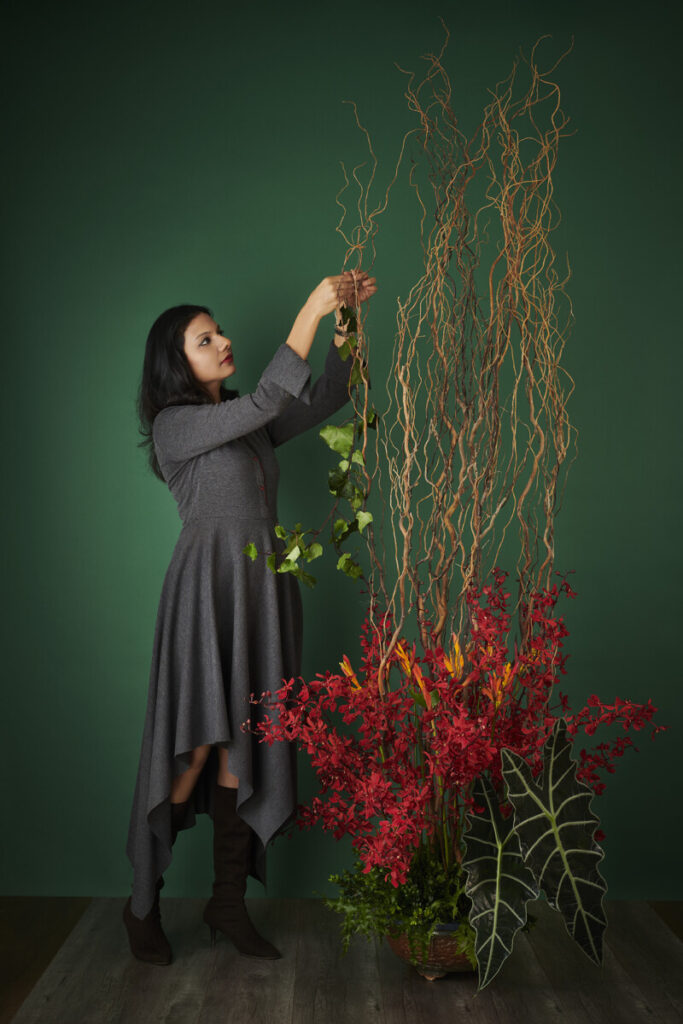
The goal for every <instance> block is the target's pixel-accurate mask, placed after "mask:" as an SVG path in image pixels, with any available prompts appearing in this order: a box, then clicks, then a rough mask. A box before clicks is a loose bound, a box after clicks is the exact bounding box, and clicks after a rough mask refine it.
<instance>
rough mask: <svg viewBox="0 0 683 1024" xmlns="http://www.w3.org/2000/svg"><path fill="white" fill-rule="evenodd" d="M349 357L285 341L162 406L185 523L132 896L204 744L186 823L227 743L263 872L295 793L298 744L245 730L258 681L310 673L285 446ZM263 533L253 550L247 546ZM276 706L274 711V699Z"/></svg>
mask: <svg viewBox="0 0 683 1024" xmlns="http://www.w3.org/2000/svg"><path fill="white" fill-rule="evenodd" d="M351 364H352V360H351V359H348V360H347V361H346V362H345V361H344V360H342V359H341V356H340V354H339V350H338V349H337V347H336V345H335V344H334V340H332V341H331V342H330V347H329V350H328V353H327V357H326V360H325V368H324V370H323V373H322V374H321V375H320V377H318V379H317V380H316V381H315V383H314V384H313V386H311V383H310V375H311V368H310V364H309V363H308V361H307V360H305V359H302V358H301V357H300V356H299V355H297V353H296V352H294V350H293V349H292V348H290V347H289V346H288V345H287V344H285V343H283V344H282V345H280V347H279V348H278V349H277V350H276V351H275V354H274V356H273V358H272V359H271V361H270V362H269V364H268V365H267V366H266V368H265V370H264V372H263V374H262V375H261V378H260V380H259V382H258V385H257V387H256V389H255V391H254V392H252V393H251V394H247V395H243V396H238V397H231V398H228V399H226V400H224V401H222V402H220V403H217V404H205V405H174V406H168V407H166V408H164V409H162V410H161V412H159V413H158V414H157V416H156V418H155V420H154V424H153V428H152V435H153V440H154V446H155V451H156V454H157V458H158V460H159V465H160V467H161V471H162V473H163V476H164V479H165V480H166V483H167V484H168V487H169V488H170V490H171V493H172V494H173V496H174V498H175V500H176V502H177V504H178V511H179V514H180V518H181V520H182V524H183V525H182V528H181V531H180V535H179V537H178V540H177V542H176V545H175V548H174V550H173V554H172V556H171V560H170V563H169V566H168V569H167V571H166V574H165V577H164V581H163V585H162V590H161V596H160V599H159V606H158V611H157V618H156V625H155V631H154V641H153V648H152V659H151V668H150V675H149V688H148V696H147V710H146V715H145V721H144V726H143V733H142V743H141V749H140V759H139V764H138V772H137V778H136V783H135V792H134V796H133V804H132V809H131V816H130V824H129V830H128V840H127V844H126V853H127V856H128V859H129V860H130V863H131V865H132V867H133V876H134V877H133V886H132V896H131V909H132V911H133V913H134V914H135V915H136V916H137V917H140V918H143V917H145V916H146V915H147V913H148V912H149V910H150V908H151V906H152V903H153V900H154V896H155V887H156V882H157V880H158V878H159V877H160V876H161V875H162V874H163V872H164V871H165V870H166V869H167V868H168V866H169V865H170V863H171V860H172V846H171V813H170V797H171V786H172V782H173V779H174V778H175V776H177V775H179V774H181V773H182V772H184V771H186V770H187V768H188V766H189V764H190V761H191V752H192V750H194V748H195V747H199V746H203V745H205V744H211V745H212V749H211V751H210V753H209V757H208V758H207V760H206V762H205V764H204V767H203V769H202V772H201V773H200V775H199V778H198V781H197V783H196V785H195V787H194V789H193V791H192V794H191V796H190V798H189V800H188V804H187V810H186V814H185V820H184V821H183V822H182V823H181V829H187V828H191V827H192V826H194V824H195V823H196V816H197V815H198V814H202V813H205V814H209V815H210V816H211V817H212V818H213V813H214V808H213V789H214V785H215V782H216V779H217V774H218V752H217V750H216V749H215V748H214V745H218V746H222V747H225V748H226V749H227V750H228V751H229V766H230V771H231V772H232V773H233V774H235V775H236V776H237V777H238V779H239V787H238V790H237V810H238V812H239V814H240V816H241V817H242V818H243V819H244V820H245V821H246V822H247V823H248V824H249V825H250V826H251V827H252V829H253V830H254V832H255V839H254V843H253V852H252V864H251V866H250V874H251V875H253V876H254V877H255V878H257V879H258V880H259V881H260V882H262V883H263V884H264V885H265V884H266V848H267V846H268V844H269V843H270V842H271V841H272V840H273V839H274V837H275V836H276V835H277V834H278V833H279V832H281V831H282V830H283V829H284V828H285V827H286V826H287V825H288V824H289V822H290V821H291V819H292V817H293V815H294V813H295V810H296V805H297V761H296V744H295V743H293V742H277V743H273V744H272V745H268V744H267V743H259V742H258V740H257V739H256V737H254V736H253V735H252V734H251V733H250V732H249V730H248V729H246V728H241V727H242V726H243V724H244V723H246V721H247V719H251V721H252V723H255V722H257V721H258V720H259V717H260V715H261V714H263V713H265V712H264V711H263V710H262V708H261V706H260V705H251V704H250V703H249V697H250V695H251V694H255V695H256V696H259V695H260V694H261V693H262V692H263V691H265V690H270V691H271V692H274V691H275V690H276V689H278V688H279V687H280V686H281V685H282V680H283V679H285V680H287V679H291V678H297V677H298V676H299V675H300V672H301V655H302V638H303V619H302V604H301V595H300V592H299V583H298V580H297V579H296V578H295V577H293V576H292V575H291V574H290V573H272V572H271V571H270V570H269V569H268V567H267V565H266V556H267V554H268V553H269V552H272V551H276V552H278V554H280V553H281V552H282V551H283V549H284V542H283V541H282V540H281V539H280V538H278V537H277V536H276V535H275V532H274V527H275V524H276V523H277V521H278V513H277V486H278V480H279V467H278V463H277V459H276V455H275V448H276V447H277V446H278V445H280V444H282V443H284V442H285V441H287V440H289V439H290V438H292V437H295V436H296V435H297V434H300V433H302V432H303V431H305V430H308V429H309V428H310V427H313V426H316V425H317V424H319V423H322V422H323V421H324V420H325V419H327V418H328V417H329V416H331V415H332V414H333V413H335V412H337V411H338V410H339V409H341V408H342V406H344V405H345V404H346V402H348V400H349V389H348V382H349V373H350V368H351ZM249 542H253V543H254V544H255V545H256V548H257V551H258V556H257V558H256V559H255V560H253V561H252V559H251V558H250V557H249V556H248V555H245V554H244V547H245V546H246V545H247V544H248V543H249ZM268 713H271V714H272V711H269V712H268Z"/></svg>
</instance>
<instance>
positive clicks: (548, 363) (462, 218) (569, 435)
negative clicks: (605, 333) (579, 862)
mask: <svg viewBox="0 0 683 1024" xmlns="http://www.w3.org/2000/svg"><path fill="white" fill-rule="evenodd" d="M442 24H443V20H442ZM444 29H446V27H445V25H444ZM446 33H447V36H446V41H445V42H444V46H443V47H442V50H441V53H440V54H439V55H438V56H436V55H434V54H428V55H426V56H425V57H424V58H423V59H425V60H426V61H427V62H428V64H429V67H428V71H427V73H426V75H425V77H424V79H423V80H422V82H421V83H420V84H419V85H418V86H417V87H414V80H415V73H414V72H408V71H404V70H403V69H402V68H399V70H400V71H401V73H402V74H405V75H406V76H408V77H409V81H408V85H407V87H406V92H405V96H406V98H407V99H408V103H409V107H410V109H411V110H412V111H414V112H415V113H416V115H417V117H418V119H419V122H420V125H419V128H418V129H414V130H413V131H412V132H409V133H408V135H406V137H405V138H404V140H403V145H402V148H401V156H400V157H399V163H400V160H401V158H402V156H403V152H404V150H405V148H406V143H407V141H408V139H409V137H410V136H414V137H416V141H417V143H418V147H417V148H418V156H419V160H417V161H414V162H413V166H412V168H411V172H410V185H411V188H412V189H413V190H414V192H415V196H416V199H417V201H418V203H419V205H420V208H421V211H422V215H421V222H420V237H421V245H422V249H423V254H424V273H423V274H422V276H421V277H420V279H419V280H418V281H417V282H416V283H415V284H414V286H413V287H412V289H411V290H410V293H409V294H408V296H407V298H406V299H405V300H404V301H401V300H399V303H398V311H397V334H396V339H395V344H394V350H393V358H392V366H391V371H390V373H389V374H388V393H389V403H388V407H387V409H386V410H385V411H384V412H383V413H382V415H381V417H380V425H381V426H380V430H379V431H378V432H377V434H376V438H377V442H376V443H377V446H378V449H377V459H376V466H375V468H374V470H372V471H370V470H369V469H366V478H367V486H366V493H367V494H369V493H370V491H371V489H372V485H373V484H374V485H375V487H376V489H377V490H378V491H379V493H380V495H382V497H383V498H384V500H385V501H386V500H387V499H388V504H389V509H388V513H389V514H388V519H389V526H390V533H391V548H392V550H391V551H390V552H389V556H388V557H387V554H386V552H380V551H379V550H378V539H377V532H376V530H374V529H373V527H369V528H368V530H367V531H366V532H365V535H364V536H365V538H366V542H367V545H368V549H369V554H370V563H371V575H370V578H369V584H370V588H371V590H372V591H373V592H374V593H375V594H376V595H379V594H381V600H380V601H379V602H378V604H379V605H380V606H381V607H383V608H384V609H388V610H389V611H390V612H391V617H392V624H393V629H392V632H391V637H390V639H389V640H388V641H386V640H383V643H384V650H383V661H384V663H385V664H386V663H387V662H388V659H389V658H390V656H391V653H392V651H393V649H394V646H395V644H396V642H397V639H398V637H399V636H400V635H401V632H402V630H403V629H404V626H405V623H406V619H407V617H408V616H409V615H410V614H411V613H414V614H415V616H416V621H417V628H418V632H419V636H420V640H421V643H422V646H423V648H424V649H425V651H427V650H430V649H434V648H435V646H436V645H438V644H439V643H440V642H441V638H442V637H443V636H444V634H445V636H446V637H447V636H448V635H449V634H450V633H451V631H453V630H455V631H456V632H457V633H458V634H459V635H460V636H463V635H464V633H463V631H464V632H465V633H466V632H468V631H469V628H470V625H471V624H470V623H469V622H468V620H467V616H468V610H467V604H466V602H465V600H464V596H465V594H466V592H467V589H468V587H469V586H479V585H480V584H481V582H482V580H483V579H484V578H485V577H486V575H487V573H488V572H489V570H490V569H491V567H492V566H493V565H495V563H496V561H497V560H498V557H499V554H500V551H501V547H502V545H503V542H504V540H505V536H506V533H507V531H508V527H509V526H510V524H511V523H512V521H513V520H514V519H516V521H517V526H518V531H519V549H518V550H519V555H518V559H517V578H518V586H519V595H518V607H519V608H520V617H519V626H520V647H521V649H522V650H524V649H525V646H526V645H527V644H528V642H529V640H530V637H531V623H532V614H533V601H532V600H531V599H530V595H532V594H533V593H534V592H537V591H538V590H539V587H540V585H541V584H545V586H549V585H550V580H551V574H552V570H553V560H554V518H555V516H556V515H557V513H558V511H559V508H560V505H561V498H562V494H563V491H564V484H565V482H566V474H567V471H568V468H569V465H570V464H571V463H570V462H568V455H569V453H570V450H571V447H572V443H573V441H574V439H575V434H576V431H575V429H574V428H573V427H572V426H571V425H570V423H569V419H568V415H567V401H568V398H569V396H570V394H571V391H572V390H573V380H572V378H571V377H570V376H569V374H568V373H567V372H566V371H565V370H563V369H562V368H561V367H560V358H561V355H562V350H563V348H564V344H565V341H566V337H567V335H568V332H569V328H570V325H571V320H572V312H571V302H570V300H569V299H568V297H567V295H566V292H565V284H566V282H567V280H568V278H569V276H570V272H569V268H568V266H567V270H566V273H565V275H564V276H563V277H561V276H560V275H559V274H558V272H557V270H556V269H555V255H554V252H553V249H552V247H551V244H550V234H551V232H552V231H553V230H554V229H555V228H556V226H557V224H558V223H559V221H560V214H559V210H558V208H557V205H556V204H555V202H554V199H553V181H552V174H553V170H554V168H555V164H556V161H557V152H558V146H559V141H560V139H561V138H562V137H563V136H565V135H568V134H570V133H569V132H566V131H565V128H566V125H567V118H566V117H565V116H564V115H563V113H562V111H561V109H560V91H559V88H558V86H557V84H556V83H554V82H553V81H552V80H551V78H550V75H551V74H552V72H553V71H554V69H555V68H556V67H557V64H559V62H560V61H559V60H558V61H557V62H556V63H555V65H553V67H551V68H550V69H549V70H548V71H542V70H541V69H540V68H539V65H538V62H537V60H536V51H537V49H538V47H539V44H540V42H541V41H542V39H543V38H545V37H541V39H539V40H538V41H537V42H536V44H535V45H534V47H533V50H532V53H531V56H530V58H529V59H528V60H527V59H526V58H525V57H524V55H523V54H520V57H519V58H518V59H516V60H515V61H514V63H513V68H512V71H511V73H510V75H509V76H508V77H507V78H506V79H505V80H504V81H502V82H499V83H498V85H497V86H496V88H495V89H494V90H493V91H490V95H491V100H490V102H489V103H488V105H487V106H486V108H485V110H484V116H483V120H482V121H481V123H480V125H479V126H478V128H477V129H476V131H475V132H474V133H473V134H472V137H471V138H467V137H466V136H465V134H464V133H463V132H462V131H461V129H460V128H459V126H458V119H457V117H456V115H455V113H454V112H453V110H452V108H451V105H450V100H451V85H450V81H449V78H448V75H447V73H446V71H445V69H444V67H443V65H442V64H441V57H442V55H443V50H444V49H445V46H446V43H447V41H448V31H447V29H446ZM570 49H571V47H570ZM567 52H569V51H567ZM562 56H563V57H564V56H566V54H563V55H562ZM561 59H562V57H561V58H560V60H561ZM397 66H398V65H397ZM521 67H522V68H523V70H524V72H525V83H526V84H520V81H519V80H520V78H521V77H522V75H521V74H520V68H521ZM425 87H429V89H431V97H430V102H426V99H425V98H423V97H422V96H421V94H422V92H423V91H425ZM354 111H355V107H354ZM356 120H357V121H358V116H357V114H356ZM359 126H360V123H359ZM360 127H361V128H362V126H360ZM362 130H363V131H364V132H365V134H366V136H367V132H366V131H365V129H364V128H362ZM368 145H369V147H370V152H371V153H372V147H371V146H370V140H369V137H368ZM372 155H373V158H374V154H372ZM424 163H426V165H427V167H428V174H429V180H430V182H431V192H432V195H431V206H432V207H433V210H434V215H433V216H434V221H433V224H432V227H431V230H430V231H429V233H428V234H427V235H426V234H425V221H426V220H427V203H426V202H425V200H424V199H423V195H422V191H424V187H423V186H420V184H419V182H418V173H417V172H418V170H419V167H420V164H424ZM375 166H376V161H375ZM397 170H398V165H397ZM373 177H374V167H373V171H372V175H371V178H370V183H371V182H372V179H373ZM395 178H396V175H394V180H395ZM354 179H355V180H356V181H358V178H357V176H356V172H355V171H354ZM392 184H393V181H392ZM346 185H348V178H346ZM345 187H346V186H345ZM389 187H391V185H390V186H389ZM369 188H370V184H368V186H367V190H363V188H362V187H361V195H360V197H359V201H358V207H357V208H358V215H359V224H358V226H357V227H356V229H355V231H354V233H353V238H352V239H351V240H349V239H348V238H347V237H346V236H344V238H345V240H346V242H347V244H348V246H349V248H348V251H347V256H346V260H347V261H348V260H349V259H350V258H352V257H353V256H354V255H355V256H356V257H357V259H358V265H360V261H361V258H362V254H363V251H364V249H365V248H366V246H367V245H368V244H372V240H373V237H374V234H375V227H376V225H375V223H374V218H375V217H376V215H377V214H378V213H379V212H381V210H382V209H384V207H382V208H379V209H377V210H374V211H373V212H371V213H369V214H368V212H367V209H368V202H367V192H368V191H369ZM387 197H388V190H387ZM337 201H338V202H339V197H338V200H337ZM340 205H342V204H341V203H340ZM385 205H386V201H385ZM471 209H474V210H475V212H474V213H473V214H472V213H470V210H471ZM342 220H343V218H342ZM338 230H340V231H341V227H339V228H338ZM342 234H343V233H342ZM372 262H374V245H373V259H372ZM357 328H358V329H357V345H356V350H355V353H356V354H355V358H357V359H359V361H362V363H363V365H367V356H368V344H367V340H366V338H365V336H364V332H363V329H362V324H361V323H360V320H359V322H358V324H357ZM362 383H363V385H364V386H363V387H361V388H359V389H358V392H357V394H356V399H355V401H354V408H355V412H356V415H357V416H358V417H359V419H360V421H361V423H364V421H365V420H366V418H367V410H368V400H367V381H366V378H365V375H363V378H362ZM367 438H368V434H367V429H364V430H363V432H362V445H363V454H364V455H365V448H366V444H367ZM575 457H576V454H574V458H575ZM571 461H573V459H572V460H571ZM390 563H393V568H394V569H395V573H392V577H394V578H392V579H391V580H390V579H389V571H388V570H389V565H390ZM382 626H383V623H382V624H380V623H378V624H377V629H378V636H380V637H382V638H384V637H385V631H384V629H383V628H382ZM381 685H382V673H380V686H381Z"/></svg>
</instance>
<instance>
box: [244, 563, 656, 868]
mask: <svg viewBox="0 0 683 1024" xmlns="http://www.w3.org/2000/svg"><path fill="white" fill-rule="evenodd" d="M558 575H560V574H559V573H558ZM506 576H507V573H506V572H504V571H502V570H499V569H494V570H493V580H494V582H493V584H492V585H486V586H483V587H482V589H481V591H478V590H477V589H476V588H475V587H470V589H469V592H468V594H467V604H468V613H469V624H470V625H469V632H468V637H467V641H466V642H465V643H464V644H461V642H460V638H458V637H457V636H456V635H455V634H452V636H451V638H450V640H451V642H450V649H448V650H446V649H445V648H444V647H443V646H442V645H441V644H439V643H438V642H436V640H435V638H434V637H433V634H432V639H433V640H434V642H433V644H432V645H431V646H430V647H429V649H427V650H424V651H423V652H422V653H421V654H418V653H417V651H416V648H415V644H412V645H409V644H408V642H407V641H406V640H405V639H401V640H400V641H399V642H398V643H396V644H395V645H394V647H393V650H392V653H391V656H390V659H389V666H388V672H387V671H386V669H385V676H384V681H385V685H384V686H383V687H381V688H380V687H379V686H378V670H379V666H380V661H381V653H380V652H381V651H386V650H387V649H388V647H389V641H390V638H391V636H392V632H393V630H392V621H391V615H390V614H389V613H388V612H381V611H380V609H379V607H378V604H377V602H376V600H375V599H374V598H373V599H372V600H371V603H370V610H369V612H368V614H367V615H366V618H365V622H364V623H363V627H362V633H361V648H362V656H361V660H360V664H359V666H358V668H357V669H354V668H353V666H352V664H351V662H350V660H349V658H348V656H346V655H345V656H344V657H343V659H342V661H341V662H340V669H341V671H340V672H339V673H331V672H329V671H328V672H326V673H325V674H320V673H318V674H317V676H316V678H315V679H313V680H310V681H309V682H306V681H304V680H302V679H299V680H295V679H290V680H289V681H288V682H286V683H285V685H284V686H283V687H282V688H281V689H279V690H278V691H277V692H276V694H275V697H274V698H273V699H271V695H270V694H269V693H266V694H263V695H262V696H261V697H259V698H256V697H255V696H254V695H252V703H253V704H260V705H262V706H263V709H262V711H261V713H260V716H259V719H258V721H256V723H255V724H253V725H252V724H251V720H250V723H249V725H248V727H249V728H250V729H251V731H252V732H254V733H255V734H256V735H258V737H259V739H260V740H261V741H263V742H267V743H274V742H276V741H283V740H287V741H296V742H297V743H298V745H299V747H300V749H302V750H304V751H305V752H306V753H307V754H308V756H309V757H310V760H311V764H312V765H313V768H314V769H315V772H316V774H317V777H318V781H319V784H320V793H319V795H318V796H316V797H315V798H314V799H313V800H312V802H311V803H310V805H308V806H303V805H299V808H298V815H297V824H298V825H299V827H300V828H308V827H311V826H312V825H314V824H316V823H318V822H320V823H321V824H322V827H323V828H324V829H325V830H328V831H331V832H332V833H333V834H334V835H335V837H336V838H341V837H342V836H343V835H349V836H350V837H351V842H352V845H353V846H354V848H355V849H356V850H357V852H358V854H359V856H360V858H361V860H362V862H363V865H364V871H365V872H369V871H370V870H371V869H372V868H373V867H375V866H379V867H381V868H382V869H383V871H384V872H385V878H386V879H387V880H389V879H390V880H391V882H392V883H393V885H394V886H398V885H400V884H403V883H405V881H406V878H407V875H408V871H409V869H410V864H411V862H412V860H413V858H414V856H415V853H416V851H417V850H418V849H419V848H420V847H421V846H422V847H424V846H431V847H432V848H433V849H435V850H437V851H438V853H439V855H440V859H441V861H442V863H443V865H444V867H445V868H448V867H449V865H452V864H453V862H454V861H457V862H460V860H461V839H462V832H463V827H464V816H465V815H466V813H467V812H468V811H469V810H474V811H477V810H480V809H481V808H478V807H477V806H476V804H475V802H474V799H473V797H472V795H471V790H472V787H473V784H474V782H475V780H476V779H477V777H478V776H479V775H481V774H482V773H487V774H488V776H489V778H490V779H491V781H492V782H493V784H494V786H495V787H496V789H497V791H498V792H499V793H500V809H501V813H502V814H504V815H507V814H509V813H510V810H511V808H510V805H509V804H507V803H506V801H505V800H504V796H503V792H504V788H503V780H502V774H501V756H500V752H501V749H502V748H504V747H505V748H508V749H510V750H513V751H515V752H516V753H518V754H519V755H520V756H521V757H523V758H524V759H525V760H526V761H527V762H528V763H529V765H530V766H531V769H532V772H533V773H534V774H538V772H540V771H541V768H542V764H543V747H544V745H545V742H546V740H547V738H548V737H549V735H550V734H551V733H552V731H553V728H554V725H555V722H556V720H557V717H558V715H559V714H561V715H562V717H564V718H565V720H566V722H567V731H568V733H569V734H570V735H573V736H574V735H576V734H577V733H578V732H579V730H582V731H583V732H584V733H585V735H586V736H592V735H593V734H594V732H595V730H596V729H597V727H598V726H599V725H601V724H614V723H621V724H622V726H623V728H624V729H625V730H629V729H634V730H639V729H642V728H643V727H644V726H645V724H646V723H648V722H650V721H651V719H652V716H653V715H654V713H655V711H656V710H657V709H656V708H655V707H654V706H653V705H652V702H651V701H648V703H647V704H645V705H641V704H634V703H632V702H630V701H626V700H622V699H621V698H616V700H615V702H614V704H613V705H607V704H603V703H602V702H601V701H600V700H599V698H598V697H596V696H591V697H590V699H589V701H588V704H587V706H586V707H584V708H583V709H581V710H580V711H578V712H576V713H572V712H571V710H570V708H569V702H568V698H567V696H566V695H565V694H563V693H561V692H560V694H559V703H558V704H557V705H551V699H552V698H553V690H554V687H555V686H556V684H557V682H558V679H559V676H560V675H561V674H563V673H565V672H566V668H565V662H566V658H567V656H566V655H564V656H563V655H562V654H561V651H562V647H563V642H562V641H563V638H564V637H566V636H567V635H568V632H567V630H566V628H565V626H564V622H563V619H562V617H561V616H559V617H558V616H556V615H555V606H556V604H557V601H558V598H559V596H560V594H561V593H565V594H566V595H567V596H568V597H571V598H574V597H575V596H576V594H575V592H574V591H573V590H572V589H571V587H570V586H569V584H568V583H567V581H566V579H563V580H562V583H561V585H560V587H559V588H558V587H557V585H554V586H553V587H552V588H551V589H550V590H542V591H540V592H538V593H534V594H533V595H531V599H530V600H531V605H532V612H531V618H532V621H533V630H532V635H531V639H530V641H529V643H528V645H527V648H526V649H525V650H523V651H521V650H518V649H517V644H516V643H515V649H514V652H513V653H512V655H510V652H509V651H508V642H509V627H510V616H509V614H508V612H507V600H508V598H509V597H510V594H509V593H507V592H505V591H504V590H503V587H504V582H505V577H506ZM523 611H524V613H525V614H526V611H527V609H526V608H523ZM371 623H372V625H371ZM266 709H267V711H266ZM664 728H665V727H664V726H655V727H654V728H653V735H654V734H655V733H656V732H659V731H660V730H661V729H664ZM627 746H633V744H632V742H631V740H630V738H628V737H619V738H618V739H617V740H615V741H614V742H613V743H612V744H611V745H610V744H607V743H600V744H598V745H597V746H596V747H595V748H594V749H592V750H591V751H587V750H585V749H583V750H581V753H580V764H579V768H578V772H577V775H578V777H579V778H580V779H581V780H582V781H584V782H586V783H587V784H588V785H589V786H591V787H592V788H593V789H594V790H595V792H596V793H601V792H602V790H603V789H604V784H603V783H602V782H601V781H600V777H599V774H598V772H599V771H600V770H601V769H606V770H607V771H610V772H611V771H614V767H613V761H614V759H615V758H616V757H620V756H621V755H622V754H623V753H624V750H625V749H626V747H627ZM600 838H604V835H603V834H602V833H601V834H600V835H598V834H596V839H600Z"/></svg>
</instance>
